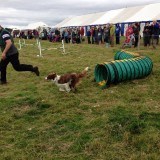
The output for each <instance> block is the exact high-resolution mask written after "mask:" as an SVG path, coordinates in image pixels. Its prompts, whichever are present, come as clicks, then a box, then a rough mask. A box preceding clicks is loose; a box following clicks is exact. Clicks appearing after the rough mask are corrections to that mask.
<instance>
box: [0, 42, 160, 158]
mask: <svg viewBox="0 0 160 160" xmlns="http://www.w3.org/2000/svg"><path fill="white" fill-rule="evenodd" d="M17 41H18V40H17ZM27 43H36V42H35V41H34V40H31V41H29V40H28V41H27ZM59 45H60V44H53V43H49V42H48V41H42V47H44V48H49V47H54V46H59ZM119 49H120V46H116V47H114V48H105V46H104V45H92V44H90V45H89V44H74V45H73V44H68V45H66V51H67V52H68V53H67V54H66V55H63V54H61V51H60V50H44V51H43V52H42V54H43V56H44V57H43V58H41V57H37V54H39V52H38V50H37V48H36V46H27V47H22V50H20V61H21V63H27V64H33V65H37V66H38V67H39V69H40V77H37V76H35V75H34V74H33V73H30V72H21V73H20V72H16V71H15V70H14V69H13V68H12V66H11V64H9V66H8V69H7V78H8V84H7V85H3V86H0V155H1V156H0V159H2V160H42V159H43V160H51V159H52V160H125V159H130V160H159V155H160V99H159V93H160V52H159V50H160V47H158V48H157V49H156V50H153V49H152V48H149V49H147V48H144V47H143V46H142V45H141V46H140V48H139V50H137V49H134V48H132V49H128V50H129V51H134V52H138V53H140V54H142V55H148V56H149V57H150V58H151V59H152V60H153V63H154V67H153V72H152V74H151V75H149V76H148V77H146V78H144V79H139V80H133V81H128V82H122V83H119V84H117V85H113V86H111V87H110V88H108V89H105V90H101V89H100V87H99V86H98V85H97V84H96V83H95V82H93V79H94V77H93V73H94V67H95V65H96V64H97V63H102V62H106V61H110V60H113V57H114V53H115V52H116V50H119ZM86 66H89V68H90V70H89V72H88V75H87V77H86V78H84V79H83V81H82V83H81V84H80V85H79V86H78V91H77V93H72V92H71V93H65V92H59V91H58V88H57V87H56V86H55V85H53V84H52V83H51V82H47V81H45V79H44V77H45V76H46V75H48V73H50V72H52V71H55V72H57V73H59V74H63V73H66V72H81V71H82V70H83V69H84V68H85V67H86Z"/></svg>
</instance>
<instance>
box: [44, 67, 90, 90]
mask: <svg viewBox="0 0 160 160" xmlns="http://www.w3.org/2000/svg"><path fill="white" fill-rule="evenodd" d="M87 71H88V67H86V68H85V69H84V70H83V71H82V72H81V73H67V74H64V75H57V74H56V73H51V74H49V75H48V76H47V77H45V79H46V80H52V81H53V83H54V84H55V85H57V86H58V87H59V91H67V92H70V91H71V90H72V91H73V92H74V91H76V86H77V84H78V82H79V81H80V79H81V78H83V77H85V76H86V74H87Z"/></svg>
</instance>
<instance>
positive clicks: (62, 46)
mask: <svg viewBox="0 0 160 160" xmlns="http://www.w3.org/2000/svg"><path fill="white" fill-rule="evenodd" d="M17 44H18V45H19V48H18V50H21V49H22V47H23V46H24V47H25V46H29V45H30V46H37V48H38V50H39V54H38V55H37V57H43V56H42V51H44V50H52V49H61V50H62V54H66V52H65V47H64V40H62V45H61V46H60V47H54V48H42V45H41V42H40V41H39V39H36V43H35V44H32V43H31V44H26V41H25V39H23V42H21V39H19V42H18V43H17Z"/></svg>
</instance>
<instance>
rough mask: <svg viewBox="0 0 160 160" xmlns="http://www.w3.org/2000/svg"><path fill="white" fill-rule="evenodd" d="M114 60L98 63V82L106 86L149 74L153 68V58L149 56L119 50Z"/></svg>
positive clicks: (96, 70) (96, 68) (96, 69)
mask: <svg viewBox="0 0 160 160" xmlns="http://www.w3.org/2000/svg"><path fill="white" fill-rule="evenodd" d="M114 59H115V60H114V61H111V62H104V63H102V64H97V65H96V67H95V70H94V77H95V80H96V82H97V83H98V84H99V85H100V86H101V87H102V88H105V87H107V86H109V85H110V84H112V83H114V84H116V83H118V82H121V81H125V80H133V79H138V78H143V77H146V76H148V75H149V74H150V73H151V71H152V68H153V63H152V60H151V59H150V58H149V57H147V56H139V55H138V54H134V53H130V52H128V53H127V52H125V51H118V52H116V54H115V56H114Z"/></svg>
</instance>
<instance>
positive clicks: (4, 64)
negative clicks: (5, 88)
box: [0, 53, 34, 82]
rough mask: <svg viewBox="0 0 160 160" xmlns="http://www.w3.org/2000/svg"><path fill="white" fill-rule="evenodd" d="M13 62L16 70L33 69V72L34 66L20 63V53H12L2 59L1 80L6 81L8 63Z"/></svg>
mask: <svg viewBox="0 0 160 160" xmlns="http://www.w3.org/2000/svg"><path fill="white" fill-rule="evenodd" d="M9 62H11V64H12V66H13V68H14V69H15V70H16V71H31V72H33V71H34V69H33V66H32V65H27V64H20V62H19V53H17V54H14V55H11V56H8V57H6V59H4V60H3V59H2V60H1V63H0V70H1V81H2V82H6V81H7V78H6V73H7V72H6V70H7V65H8V63H9Z"/></svg>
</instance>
